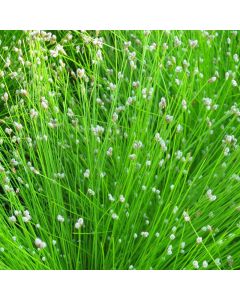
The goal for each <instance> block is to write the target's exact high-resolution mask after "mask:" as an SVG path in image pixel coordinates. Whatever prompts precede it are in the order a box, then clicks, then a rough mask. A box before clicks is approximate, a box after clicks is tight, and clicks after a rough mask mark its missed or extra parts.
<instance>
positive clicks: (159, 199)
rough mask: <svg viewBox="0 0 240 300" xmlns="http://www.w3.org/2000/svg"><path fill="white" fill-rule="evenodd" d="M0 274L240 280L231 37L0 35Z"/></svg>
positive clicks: (235, 62) (234, 44) (237, 110)
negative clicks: (212, 273)
mask: <svg viewBox="0 0 240 300" xmlns="http://www.w3.org/2000/svg"><path fill="white" fill-rule="evenodd" d="M0 39H1V47H0V97H1V100H0V101H1V102H0V108H1V109H0V144H1V145H0V147H1V150H0V189H1V190H0V199H1V205H0V214H1V218H0V250H1V252H0V268H1V269H154V270H157V269H238V268H239V267H240V258H239V253H238V251H239V250H238V248H239V247H238V243H239V233H240V222H239V221H240V220H239V211H240V203H239V191H240V172H239V170H240V160H239V154H240V151H239V146H238V142H239V132H240V126H239V122H240V107H239V95H240V93H239V85H238V82H239V57H238V53H239V45H240V43H239V35H238V32H235V31H220V32H215V31H214V32H207V31H202V32H200V31H170V32H168V31H152V32H148V31H100V32H96V31H72V32H66V31H57V32H45V31H41V32H35V31H30V32H28V31H27V32H21V31H16V32H11V31H8V32H4V31H2V32H0Z"/></svg>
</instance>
